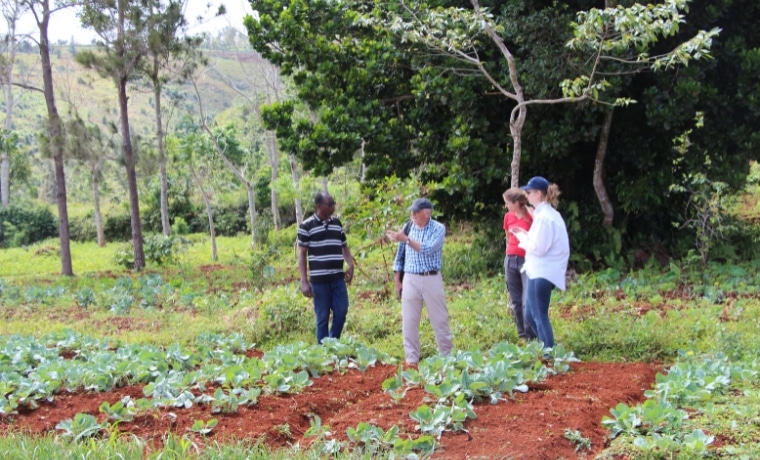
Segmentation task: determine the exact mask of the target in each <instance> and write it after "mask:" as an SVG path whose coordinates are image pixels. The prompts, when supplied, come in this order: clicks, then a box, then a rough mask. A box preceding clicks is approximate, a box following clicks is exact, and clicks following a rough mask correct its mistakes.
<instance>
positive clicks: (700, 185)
mask: <svg viewBox="0 0 760 460" xmlns="http://www.w3.org/2000/svg"><path fill="white" fill-rule="evenodd" d="M687 141H688V139H686V140H683V141H682V142H687ZM705 163H706V166H709V164H710V159H709V157H708V158H706V159H705ZM671 191H672V192H673V193H684V194H686V195H688V199H687V203H688V204H687V207H686V209H685V211H684V216H683V219H682V222H680V223H676V222H674V223H673V225H675V226H678V227H679V228H680V229H684V228H687V229H689V230H691V231H692V232H693V233H694V234H695V240H696V241H695V247H696V249H697V251H698V252H699V257H700V259H701V261H702V264H706V263H707V261H708V259H709V258H710V257H711V256H712V257H715V258H716V259H719V260H726V258H727V257H726V256H727V255H729V254H727V253H726V251H725V249H724V250H723V253H722V254H720V256H719V255H718V254H715V253H714V248H715V247H716V246H717V245H719V244H720V243H721V242H724V241H725V240H726V236H727V234H728V233H729V232H731V231H732V230H733V228H732V226H731V224H733V223H734V222H735V221H731V220H730V219H729V218H728V216H729V213H730V212H731V210H732V209H733V208H734V205H735V203H736V196H735V194H734V193H733V192H732V191H731V190H730V189H729V187H728V184H726V183H724V182H720V181H712V180H710V179H709V178H708V177H707V175H706V174H704V173H702V172H694V173H689V174H688V175H687V177H686V181H685V182H684V183H680V184H673V185H672V186H671ZM732 252H733V257H729V260H735V259H736V251H735V250H734V251H732Z"/></svg>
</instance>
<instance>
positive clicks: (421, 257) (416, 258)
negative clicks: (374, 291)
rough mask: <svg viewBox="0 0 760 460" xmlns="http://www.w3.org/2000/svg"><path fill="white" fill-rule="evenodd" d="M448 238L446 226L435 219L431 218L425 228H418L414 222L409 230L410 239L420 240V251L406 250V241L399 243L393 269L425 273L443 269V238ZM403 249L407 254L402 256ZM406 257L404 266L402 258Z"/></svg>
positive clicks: (395, 270)
mask: <svg viewBox="0 0 760 460" xmlns="http://www.w3.org/2000/svg"><path fill="white" fill-rule="evenodd" d="M445 238H446V227H445V226H444V225H443V224H442V223H440V222H437V221H435V220H433V219H430V221H429V222H428V224H427V225H426V226H425V227H424V228H417V226H416V225H414V224H412V226H411V228H410V230H409V239H411V240H414V241H419V242H420V252H417V251H415V250H414V249H411V248H410V249H409V250H408V251H407V250H406V249H407V247H406V244H405V243H399V244H398V250H397V251H396V259H395V260H394V261H393V271H394V272H398V271H404V272H406V273H424V272H429V271H441V266H442V265H443V240H444V239H445ZM402 251H406V255H405V256H403V257H402V254H403V253H402ZM402 258H403V259H404V266H403V267H402V266H401V260H402Z"/></svg>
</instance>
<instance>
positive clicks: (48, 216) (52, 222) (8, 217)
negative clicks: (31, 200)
mask: <svg viewBox="0 0 760 460" xmlns="http://www.w3.org/2000/svg"><path fill="white" fill-rule="evenodd" d="M57 234H58V221H57V219H56V218H55V216H54V215H53V213H52V212H51V211H50V209H48V208H47V207H41V206H31V207H30V206H25V207H23V208H22V207H19V206H10V207H8V208H5V209H0V246H1V247H6V248H7V247H20V246H25V245H28V244H32V243H36V242H37V241H42V240H44V239H47V238H50V237H53V236H56V235H57Z"/></svg>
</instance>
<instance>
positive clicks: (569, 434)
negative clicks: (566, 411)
mask: <svg viewBox="0 0 760 460" xmlns="http://www.w3.org/2000/svg"><path fill="white" fill-rule="evenodd" d="M565 439H567V440H568V441H570V442H572V443H573V444H575V452H578V451H580V450H583V449H585V450H591V440H590V439H589V438H584V437H583V435H582V434H581V432H580V430H571V429H570V428H565Z"/></svg>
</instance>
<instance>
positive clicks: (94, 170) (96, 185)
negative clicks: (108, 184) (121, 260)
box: [90, 159, 106, 248]
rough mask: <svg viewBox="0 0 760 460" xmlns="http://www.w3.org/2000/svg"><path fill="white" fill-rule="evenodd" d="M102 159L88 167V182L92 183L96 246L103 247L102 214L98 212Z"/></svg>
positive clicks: (104, 240)
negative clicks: (89, 176)
mask: <svg viewBox="0 0 760 460" xmlns="http://www.w3.org/2000/svg"><path fill="white" fill-rule="evenodd" d="M102 162H103V160H102V159H98V160H97V162H96V164H95V165H93V166H92V167H91V169H90V174H91V180H90V183H91V184H92V206H93V212H94V213H95V233H96V234H97V238H98V247H101V248H102V247H105V245H106V234H105V231H104V230H103V214H102V213H101V212H100V179H99V176H100V165H101V164H102Z"/></svg>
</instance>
